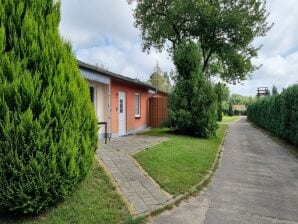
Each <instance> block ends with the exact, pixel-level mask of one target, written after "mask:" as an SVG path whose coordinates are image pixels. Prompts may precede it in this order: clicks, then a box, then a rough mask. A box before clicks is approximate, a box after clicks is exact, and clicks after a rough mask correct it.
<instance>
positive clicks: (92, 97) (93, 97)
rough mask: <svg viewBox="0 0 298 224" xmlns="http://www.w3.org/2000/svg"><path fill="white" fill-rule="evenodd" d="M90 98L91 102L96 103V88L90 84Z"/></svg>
mask: <svg viewBox="0 0 298 224" xmlns="http://www.w3.org/2000/svg"><path fill="white" fill-rule="evenodd" d="M90 98H91V102H92V103H93V104H94V102H95V88H94V87H92V86H90Z"/></svg>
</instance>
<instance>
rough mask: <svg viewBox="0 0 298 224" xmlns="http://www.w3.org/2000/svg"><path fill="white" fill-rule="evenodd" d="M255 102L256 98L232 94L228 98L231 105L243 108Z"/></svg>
mask: <svg viewBox="0 0 298 224" xmlns="http://www.w3.org/2000/svg"><path fill="white" fill-rule="evenodd" d="M255 101H256V97H251V96H242V95H239V94H235V93H234V94H232V95H231V96H230V98H229V102H230V103H231V104H232V105H236V104H243V105H245V106H248V105H249V104H251V103H253V102H255Z"/></svg>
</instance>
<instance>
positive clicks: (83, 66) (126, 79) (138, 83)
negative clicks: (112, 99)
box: [77, 60, 156, 90]
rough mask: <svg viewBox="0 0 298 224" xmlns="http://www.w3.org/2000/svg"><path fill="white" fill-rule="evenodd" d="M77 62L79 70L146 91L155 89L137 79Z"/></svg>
mask: <svg viewBox="0 0 298 224" xmlns="http://www.w3.org/2000/svg"><path fill="white" fill-rule="evenodd" d="M77 61H78V65H79V68H81V69H87V70H89V71H93V72H95V73H100V74H101V75H106V76H108V77H110V78H112V79H116V80H119V81H124V82H128V83H130V84H134V85H136V86H141V87H143V88H147V89H151V90H156V88H155V87H154V86H151V85H148V84H147V83H144V82H142V81H140V80H138V79H133V78H129V77H127V76H123V75H120V74H117V73H114V72H110V71H107V70H105V69H102V68H99V67H97V66H94V65H90V64H87V63H85V62H82V61H80V60H77Z"/></svg>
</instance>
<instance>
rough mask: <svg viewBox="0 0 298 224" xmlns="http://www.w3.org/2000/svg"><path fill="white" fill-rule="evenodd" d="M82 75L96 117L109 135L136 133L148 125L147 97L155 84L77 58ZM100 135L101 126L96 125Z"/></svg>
mask: <svg viewBox="0 0 298 224" xmlns="http://www.w3.org/2000/svg"><path fill="white" fill-rule="evenodd" d="M78 64H79V68H80V71H81V74H82V76H83V77H84V78H85V79H86V81H87V83H88V85H89V89H90V97H91V101H92V102H93V104H94V108H95V112H96V116H97V120H98V122H100V123H105V124H106V125H107V127H106V128H107V133H109V134H110V135H111V137H112V138H113V137H118V136H125V135H128V134H134V133H137V132H139V131H141V130H143V129H145V128H147V127H148V125H149V98H150V97H152V96H153V95H154V94H155V88H154V87H152V86H150V85H147V84H146V83H143V82H140V81H139V80H136V79H131V78H128V77H125V76H122V75H119V74H116V73H112V72H109V71H106V70H104V69H101V68H98V67H96V66H93V65H89V64H86V63H84V62H81V61H78ZM99 132H100V137H101V138H103V137H104V134H105V128H100V131H99Z"/></svg>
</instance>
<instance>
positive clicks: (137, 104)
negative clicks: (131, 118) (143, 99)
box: [135, 94, 140, 116]
mask: <svg viewBox="0 0 298 224" xmlns="http://www.w3.org/2000/svg"><path fill="white" fill-rule="evenodd" d="M135 115H137V116H139V115H140V95H139V94H136V95H135Z"/></svg>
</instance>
